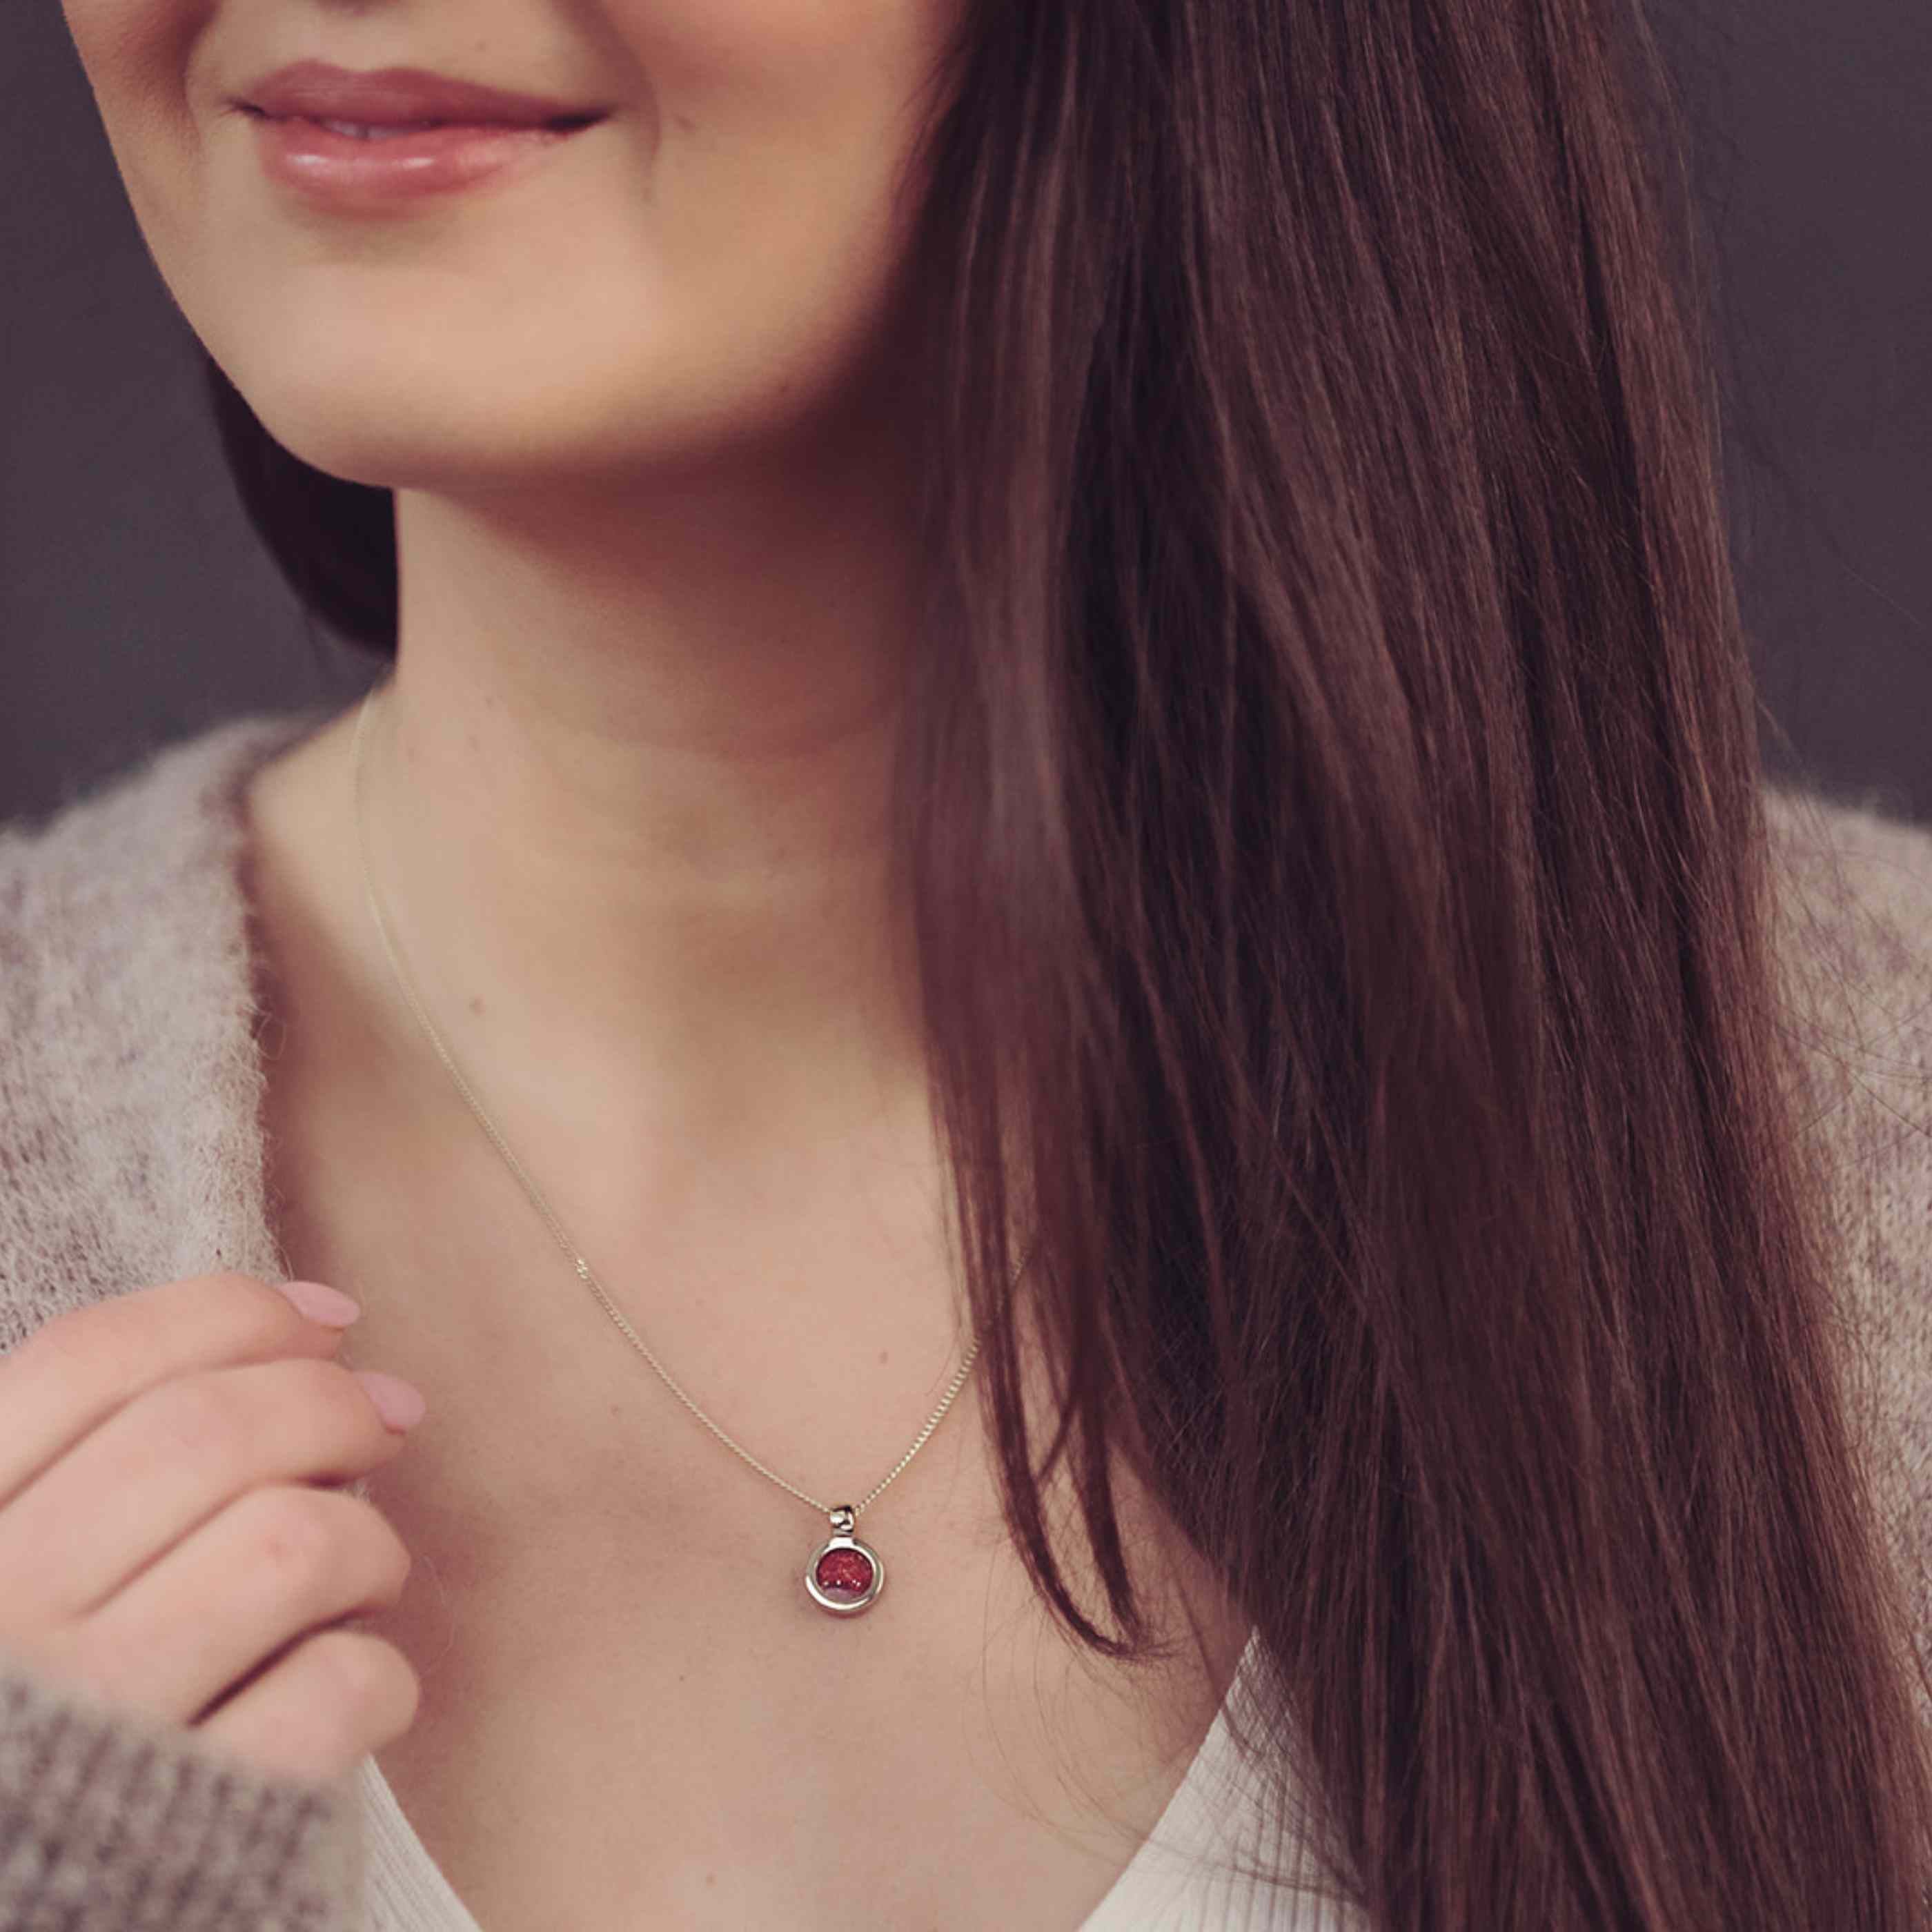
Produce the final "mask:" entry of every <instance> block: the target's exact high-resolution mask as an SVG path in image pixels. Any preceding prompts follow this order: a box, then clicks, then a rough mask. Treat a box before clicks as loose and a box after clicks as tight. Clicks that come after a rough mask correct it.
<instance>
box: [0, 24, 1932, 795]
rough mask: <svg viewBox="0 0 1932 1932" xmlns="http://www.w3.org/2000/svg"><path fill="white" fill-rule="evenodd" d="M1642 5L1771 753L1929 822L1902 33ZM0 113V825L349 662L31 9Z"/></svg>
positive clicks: (1920, 335)
mask: <svg viewBox="0 0 1932 1932" xmlns="http://www.w3.org/2000/svg"><path fill="white" fill-rule="evenodd" d="M1652 16H1653V17H1654V18H1655V20H1656V22H1657V25H1658V29H1659V31H1660V32H1661V34H1662V35H1663V37H1664V39H1665V40H1666V41H1667V44H1668V46H1669V49H1670V55H1671V58H1672V60H1673V65H1674V67H1675V68H1676V71H1677V72H1678V74H1679V80H1680V84H1681V86H1682V89H1683V91H1684V93H1685V98H1686V100H1687V102H1688V104H1689V105H1690V107H1691V110H1692V112H1693V115H1694V118H1695V121H1696V123H1697V127H1698V128H1699V130H1700V137H1699V138H1700V151H1699V154H1698V157H1697V167H1698V191H1699V193H1700V198H1701V199H1702V201H1703V205H1705V206H1706V208H1707V209H1708V211H1709V217H1710V220H1711V221H1712V226H1713V228H1714V229H1715V234H1716V237H1717V239H1718V244H1719V247H1720V250H1721V258H1720V259H1721V268H1722V275H1723V285H1722V289H1721V316H1722V320H1723V326H1724V331H1725V335H1726V338H1727V342H1728V344H1729V345H1730V347H1729V350H1728V353H1727V368H1726V371H1725V377H1724V380H1725V384H1726V388H1727V393H1728V395H1729V403H1728V410H1729V416H1730V422H1729V428H1728V432H1727V434H1728V437H1729V441H1730V448H1729V451H1728V453H1727V463H1728V467H1729V478H1728V484H1729V490H1730V502H1731V506H1732V517H1733V528H1734V532H1735V535H1736V541H1737V544H1738V546H1739V557H1740V566H1741V571H1742V591H1743V595H1744V598H1745V615H1746V618H1747V620H1748V623H1749V625H1750V627H1751V631H1752V634H1753V636H1754V640H1756V650H1757V662H1758V667H1759V677H1760V690H1761V691H1762V694H1763V700H1764V703H1765V706H1766V711H1767V713H1768V714H1769V720H1770V722H1769V724H1768V725H1767V727H1766V747H1765V748H1766V757H1767V760H1768V761H1769V763H1771V765H1772V767H1773V769H1775V770H1778V771H1779V772H1789V771H1793V770H1794V769H1796V770H1801V771H1802V772H1803V773H1805V774H1806V775H1810V776H1811V777H1814V778H1816V779H1817V781H1819V782H1820V783H1821V784H1826V785H1828V786H1829V787H1832V788H1833V789H1834V790H1839V791H1855V792H1857V793H1861V794H1863V795H1864V796H1867V797H1868V798H1870V799H1872V800H1873V802H1878V803H1880V804H1881V805H1884V806H1885V808H1888V809H1891V810H1894V811H1897V812H1899V813H1900V814H1903V815H1906V816H1909V817H1913V818H1916V819H1919V820H1924V821H1927V822H1932V732H1928V729H1927V727H1928V724H1932V651H1928V649H1927V646H1928V643H1932V637H1928V628H1932V447H1929V446H1932V215H1928V210H1927V200H1928V191H1932V7H1928V6H1927V5H1926V0H1834V4H1833V5H1831V6H1829V7H1820V6H1818V5H1816V4H1815V0H1811V4H1808V5H1799V4H1797V0H1653V5H1652ZM0 110H4V111H0V169H4V172H0V180H4V181H5V182H7V184H8V190H7V195H6V196H5V200H4V202H0V263H4V264H5V267H4V269H0V652H4V653H5V655H4V660H0V663H3V664H4V681H0V818H5V817H13V816H15V815H17V814H23V813H37V812H40V811H44V810H46V809H48V808H51V807H52V806H53V805H55V804H57V803H58V802H60V801H62V799H65V798H67V797H69V796H72V795H73V794H74V793H75V792H76V791H77V790H80V788H82V787H84V786H86V785H87V784H91V783H92V782H94V781H96V780H98V779H99V778H102V777H104V776H105V775H107V774H108V773H109V772H113V771H114V770H115V769H118V768H119V767H120V766H122V765H124V764H125V763H127V762H128V761H129V760H130V759H132V758H133V757H136V756H137V755H138V754H139V753H141V752H142V751H144V750H145V749H147V748H148V747H150V746H151V745H156V744H158V743H160V742H163V741H164V740H167V739H173V738H176V737H179V736H184V735H185V734H186V733H189V732H190V731H193V730H198V729H199V728H200V727H202V726H204V725H205V724H212V723H214V721H217V720H218V719H220V718H223V717H226V716H229V715H233V714H235V713H237V712H242V711H245V710H251V709H279V708H281V707H284V706H293V705H297V704H302V703H309V702H311V701H314V700H317V699H320V698H323V697H340V698H341V699H342V700H347V698H348V697H350V696H351V695H353V693H354V692H355V691H357V690H358V689H359V688H361V685H362V682H365V681H366V679H367V677H368V675H369V670H368V663H367V661H366V660H365V659H363V658H360V657H359V656H357V655H355V654H353V653H352V652H350V651H348V650H347V649H345V648H344V647H343V646H340V645H338V644H336V643H333V642H332V640H329V639H328V638H326V637H324V636H323V635H322V634H320V633H319V632H315V631H312V630H311V628H310V627H309V626H308V625H307V624H306V622H305V620H304V619H303V618H302V616H301V615H300V613H299V610H298V609H297V607H296V603H295V601H294V598H293V596H292V595H291V594H290V592H288V591H287V590H286V589H284V587H283V586H282V585H281V581H280V580H279V578H278V577H277V576H276V575H275V572H274V570H273V568H272V566H271V565H270V564H269V562H268V559H267V558H266V554H265V553H263V551H262V550H261V549H260V547H259V545H258V544H257V542H256V541H255V539H254V537H253V535H252V534H251V532H249V531H248V529H247V527H246V526H245V523H244V522H243V520H242V515H241V512H240V511H239V507H238V505H237V504H236V500H235V497H234V495H233V491H232V490H231V488H230V487H229V483H228V481H227V478H226V474H225V472H223V469H222V467H221V463H220V457H219V455H218V453H217V449H216V445H215V441H214V433H213V430H212V428H211V425H210V423H209V422H208V418H207V416H206V413H205V409H204V407H203V405H202V401H201V397H200V392H199V386H198V384H197V383H196V380H195V371H194V365H193V361H192V359H191V355H190V350H191V348H192V339H191V338H190V335H189V334H188V331H187V326H186V325H185V324H184V323H183V322H182V321H181V319H180V317H179V316H178V314H176V312H175V310H174V308H173V307H172V304H171V303H170V302H169V299H168V298H167V296H166V292H165V290H163V287H162V285H161V283H160V278H159V277H158V276H157V275H156V274H155V272H154V267H153V265H152V263H151V262H150V261H149V260H148V255H147V253H146V251H145V247H144V245H142V241H141V239H140V236H139V233H138V231H137V230H136V228H135V226H134V223H133V217H132V215H131V214H130V211H129V210H128V208H127V203H126V200H125V199H124V195H123V193H122V190H121V185H120V182H119V180H118V176H117V175H116V174H115V170H114V166H113V158H112V157H111V155H110V153H109V151H108V148H107V142H106V139H105V137H104V135H103V134H102V133H101V127H100V123H99V121H98V116H97V115H96V113H95V107H94V103H93V99H92V95H90V94H89V92H88V89H87V85H86V79H85V77H84V76H83V74H82V72H81V70H80V65H79V62H77V59H76V58H75V56H74V52H73V49H72V47H71V44H70V43H69V41H68V37H67V32H66V28H65V23H64V20H63V19H62V14H61V12H60V10H59V8H58V7H57V6H56V5H55V4H54V0H11V4H10V5H7V7H6V10H5V23H4V25H0ZM1785 737H1788V738H1789V739H1790V747H1789V748H1788V749H1787V746H1786V745H1784V742H1782V740H1783V739H1784V738H1785Z"/></svg>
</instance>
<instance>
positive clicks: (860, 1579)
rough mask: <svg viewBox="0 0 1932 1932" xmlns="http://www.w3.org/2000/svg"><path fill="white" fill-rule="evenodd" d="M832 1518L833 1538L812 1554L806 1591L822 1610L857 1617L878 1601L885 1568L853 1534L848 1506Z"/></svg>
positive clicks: (840, 1506)
mask: <svg viewBox="0 0 1932 1932" xmlns="http://www.w3.org/2000/svg"><path fill="white" fill-rule="evenodd" d="M831 1514H832V1534H831V1535H829V1537H827V1538H826V1539H825V1541H823V1543H821V1544H820V1545H819V1546H818V1547H817V1549H816V1550H814V1551H813V1552H812V1553H811V1561H810V1562H808V1563H807V1564H806V1565H805V1589H807V1590H808V1592H810V1593H811V1601H813V1602H814V1604H817V1606H818V1607H819V1608H820V1610H829V1611H831V1612H832V1614H833V1615H834V1616H841V1617H849V1616H856V1614H857V1613H859V1611H860V1610H867V1609H869V1608H870V1607H871V1605H872V1604H874V1603H875V1602H876V1601H877V1599H878V1595H879V1592H880V1591H881V1590H883V1589H884V1588H885V1587H886V1566H885V1565H884V1564H883V1563H882V1562H880V1560H879V1553H878V1552H877V1550H874V1548H873V1547H871V1544H868V1543H862V1542H860V1541H859V1539H858V1538H856V1536H854V1535H853V1534H852V1524H853V1509H852V1507H851V1505H850V1504H849V1503H841V1504H840V1505H839V1506H838V1508H836V1509H835V1510H834V1511H832V1513H831Z"/></svg>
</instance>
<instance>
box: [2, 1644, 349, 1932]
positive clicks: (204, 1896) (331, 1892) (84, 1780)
mask: <svg viewBox="0 0 1932 1932" xmlns="http://www.w3.org/2000/svg"><path fill="white" fill-rule="evenodd" d="M361 1856H362V1852H361V1841H360V1838H359V1830H358V1825H357V1819H356V1799H355V1796H354V1793H353V1787H351V1786H350V1784H349V1783H348V1782H347V1781H346V1780H345V1781H341V1782H339V1783H335V1784H308V1783H306V1782H304V1781H299V1780H296V1779H292V1778H280V1777H275V1776H272V1775H267V1774H266V1773H263V1772H257V1770H255V1769H254V1768H253V1767H252V1766H249V1765H248V1764H247V1763H245V1762H244V1761H243V1760H241V1759H240V1758H239V1757H229V1756H227V1755H226V1754H221V1753H218V1752H217V1751H214V1749H212V1748H210V1747H209V1746H208V1745H206V1744H205V1742H203V1741H202V1739H199V1737H197V1736H196V1734H195V1733H193V1732H192V1731H190V1730H187V1729H185V1728H182V1727H174V1726H166V1725H163V1724H158V1723H153V1722H150V1721H147V1720H145V1718H142V1717H141V1716H140V1715H139V1714H130V1713H127V1712H121V1711H118V1710H115V1709H109V1708H108V1707H107V1706H105V1705H103V1704H101V1703H98V1702H97V1701H96V1700H94V1699H93V1698H92V1697H89V1696H88V1695H86V1694H85V1693H83V1692H81V1691H78V1690H71V1689H70V1688H68V1687H67V1686H65V1685H55V1684H54V1683H52V1682H51V1681H50V1680H49V1679H46V1678H45V1677H43V1676H40V1675H39V1674H38V1673H35V1672H34V1671H32V1670H28V1668H27V1667H25V1666H24V1665H23V1664H21V1663H20V1662H19V1661H18V1660H17V1659H14V1658H8V1657H6V1656H5V1655H0V1932H97V1928H98V1932H353V1928H354V1927H356V1926H358V1925H359V1924H360V1923H361V1911H360V1901H361V1892H362V1874H361V1870H360V1860H361Z"/></svg>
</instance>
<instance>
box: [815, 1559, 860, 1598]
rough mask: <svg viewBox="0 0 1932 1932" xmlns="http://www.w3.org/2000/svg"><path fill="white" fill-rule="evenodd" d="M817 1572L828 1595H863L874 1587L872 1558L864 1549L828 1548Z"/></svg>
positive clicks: (821, 1586)
mask: <svg viewBox="0 0 1932 1932" xmlns="http://www.w3.org/2000/svg"><path fill="white" fill-rule="evenodd" d="M816 1574H817V1578H818V1587H819V1588H820V1589H821V1590H823V1592H825V1594H826V1595H827V1596H828V1597H862V1596H863V1595H865V1592H867V1591H868V1590H869V1589H871V1587H872V1559H871V1558H870V1557H869V1556H866V1555H865V1553H864V1552H863V1551H862V1550H827V1551H826V1553H825V1554H824V1555H823V1556H821V1557H820V1559H818V1568H817V1572H816Z"/></svg>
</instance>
